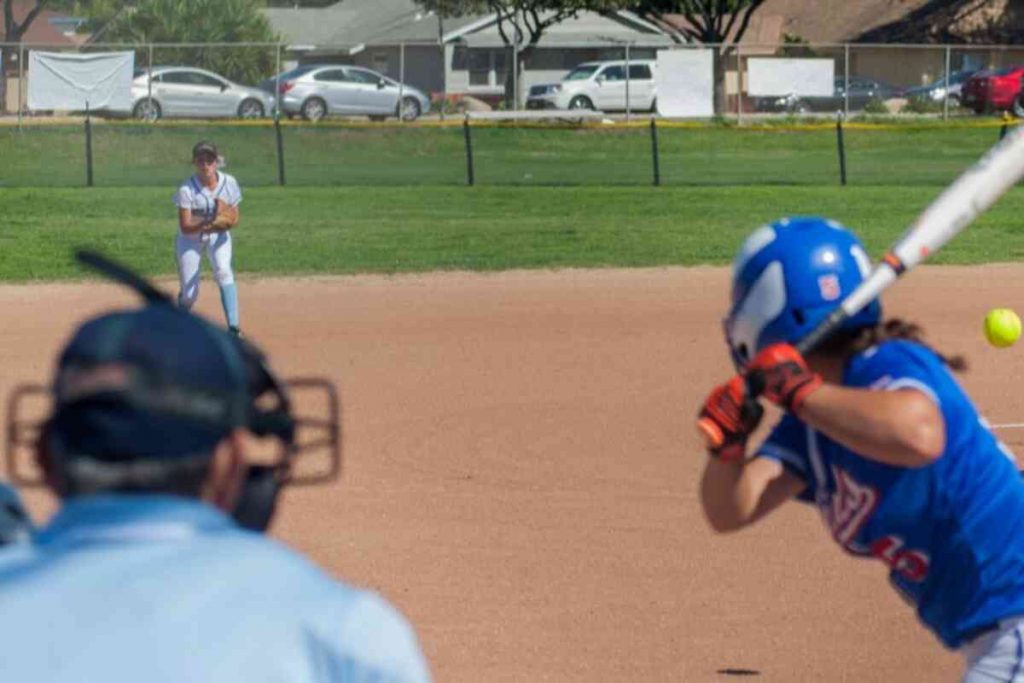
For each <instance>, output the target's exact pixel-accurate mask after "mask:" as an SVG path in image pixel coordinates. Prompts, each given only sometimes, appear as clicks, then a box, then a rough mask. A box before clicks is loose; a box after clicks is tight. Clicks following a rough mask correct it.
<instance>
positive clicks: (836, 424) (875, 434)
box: [797, 383, 946, 467]
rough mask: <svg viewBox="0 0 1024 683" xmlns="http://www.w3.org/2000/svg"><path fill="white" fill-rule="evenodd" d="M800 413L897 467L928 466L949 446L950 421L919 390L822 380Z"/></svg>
mask: <svg viewBox="0 0 1024 683" xmlns="http://www.w3.org/2000/svg"><path fill="white" fill-rule="evenodd" d="M797 417H799V418H800V419H801V420H802V421H803V422H805V423H806V424H808V425H810V426H811V427H813V428H814V429H816V430H818V431H820V432H822V433H823V434H825V435H827V436H828V437H829V438H831V439H833V440H834V441H837V442H839V443H841V444H843V445H844V446H846V447H847V448H849V449H850V450H851V451H853V452H854V453H857V454H859V455H862V456H864V457H865V458H870V459H871V460H875V461H877V462H881V463H885V464H887V465H896V466H897V467H924V466H925V465H929V464H931V463H933V462H935V461H936V460H938V459H939V458H940V457H941V456H942V452H943V451H944V450H945V448H946V422H945V420H944V419H943V417H942V412H941V411H940V410H939V407H938V406H937V405H936V404H935V402H934V401H933V400H932V399H931V398H929V397H928V396H927V395H925V393H924V392H923V391H920V390H918V389H911V388H906V389H899V390H896V391H883V390H872V389H859V388H851V387H842V386H838V385H835V384H828V383H826V384H823V385H822V386H821V387H820V388H819V389H817V390H816V391H814V392H812V393H810V394H809V395H808V396H807V398H806V399H805V400H804V402H803V403H802V404H801V406H800V408H799V409H798V410H797Z"/></svg>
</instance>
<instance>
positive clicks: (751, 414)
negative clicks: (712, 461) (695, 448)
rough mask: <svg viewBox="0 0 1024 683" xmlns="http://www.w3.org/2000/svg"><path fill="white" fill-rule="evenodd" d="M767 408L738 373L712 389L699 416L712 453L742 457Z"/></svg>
mask: <svg viewBox="0 0 1024 683" xmlns="http://www.w3.org/2000/svg"><path fill="white" fill-rule="evenodd" d="M763 415H764V408H762V407H761V404H759V403H758V402H757V399H755V398H751V397H750V396H749V395H748V394H747V387H746V383H745V380H744V378H743V377H741V376H740V375H736V376H735V377H733V378H732V379H731V380H729V381H728V382H726V383H725V384H722V385H721V386H718V387H716V388H715V389H714V391H712V392H711V395H710V396H708V398H707V400H706V401H704V407H703V408H701V411H700V415H699V416H698V419H697V428H698V429H699V430H700V431H701V433H702V434H703V435H704V438H705V441H706V442H707V445H708V451H709V452H710V453H711V455H713V456H715V457H717V458H720V459H721V460H724V461H726V462H734V461H737V460H742V459H743V456H744V455H746V452H747V437H749V436H750V433H751V432H753V431H754V430H755V429H757V425H758V424H759V423H760V422H761V417H762V416H763Z"/></svg>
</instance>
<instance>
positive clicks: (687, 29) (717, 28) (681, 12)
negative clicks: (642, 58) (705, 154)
mask: <svg viewBox="0 0 1024 683" xmlns="http://www.w3.org/2000/svg"><path fill="white" fill-rule="evenodd" d="M763 4H764V0H636V1H635V2H633V3H631V4H630V5H629V6H628V7H627V9H630V10H632V11H633V12H634V13H636V14H637V15H639V16H640V17H641V18H643V19H646V20H648V21H650V22H651V23H653V24H655V25H656V26H658V27H659V28H661V29H662V30H663V31H665V33H666V34H668V35H669V36H671V37H672V39H673V40H675V41H676V42H677V43H690V42H697V43H704V44H709V45H710V44H713V45H717V46H718V47H717V49H715V52H714V54H715V60H714V80H715V111H716V112H719V113H722V112H724V111H725V60H726V58H727V57H728V56H729V55H730V54H732V52H733V50H734V48H735V44H736V43H739V42H740V40H742V39H743V35H744V34H745V33H746V32H747V28H748V27H749V26H750V17H751V16H752V15H753V14H754V12H756V11H757V10H758V8H759V7H761V5H763ZM669 15H678V16H681V17H683V18H684V19H685V20H686V22H685V23H680V22H679V21H672V20H670V19H669ZM737 22H738V23H737ZM734 29H735V32H734ZM726 41H730V42H729V43H728V44H727V43H726Z"/></svg>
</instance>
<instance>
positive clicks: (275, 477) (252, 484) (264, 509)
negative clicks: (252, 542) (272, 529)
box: [231, 465, 283, 532]
mask: <svg viewBox="0 0 1024 683" xmlns="http://www.w3.org/2000/svg"><path fill="white" fill-rule="evenodd" d="M282 484H283V481H282V477H281V470H280V468H278V467H271V466H269V465H252V466H250V467H249V472H248V473H247V474H246V477H245V482H244V483H243V484H242V494H241V496H240V497H239V499H238V503H237V504H236V505H235V509H234V511H232V513H231V516H232V517H234V519H235V521H236V522H238V525H239V526H241V527H242V528H244V529H249V530H251V531H260V532H262V531H266V530H267V527H269V526H270V521H271V520H272V519H273V518H274V510H275V509H276V508H277V495H278V493H280V492H281V486H282Z"/></svg>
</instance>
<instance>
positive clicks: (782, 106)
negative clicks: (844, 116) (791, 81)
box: [754, 76, 902, 114]
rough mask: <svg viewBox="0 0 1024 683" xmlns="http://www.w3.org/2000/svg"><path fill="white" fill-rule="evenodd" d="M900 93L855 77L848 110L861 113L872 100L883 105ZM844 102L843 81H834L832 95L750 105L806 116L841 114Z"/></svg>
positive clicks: (776, 99)
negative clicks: (825, 113)
mask: <svg viewBox="0 0 1024 683" xmlns="http://www.w3.org/2000/svg"><path fill="white" fill-rule="evenodd" d="M901 94H902V91H901V90H900V89H899V88H896V87H893V86H891V85H889V84H888V83H883V82H881V81H876V80H874V79H872V78H864V77H862V76H855V77H851V78H850V94H849V98H850V109H863V108H864V106H865V105H867V103H868V102H871V101H872V100H877V101H884V100H887V99H889V98H891V97H899V96H900V95H901ZM845 100H846V83H845V79H843V78H837V79H835V84H834V90H833V92H832V95H823V96H816V97H809V96H807V95H782V96H780V97H762V98H759V99H758V100H757V101H756V102H755V103H754V108H755V109H756V110H757V111H765V112H787V113H792V114H806V113H808V112H835V111H842V110H843V107H844V105H845Z"/></svg>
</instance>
